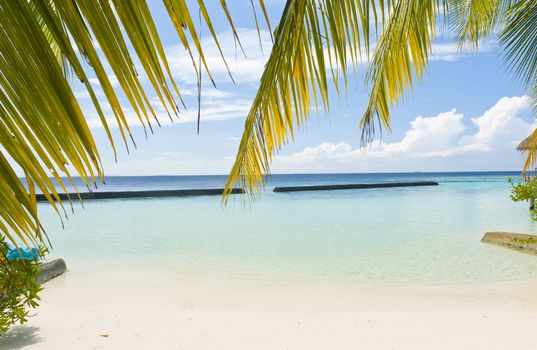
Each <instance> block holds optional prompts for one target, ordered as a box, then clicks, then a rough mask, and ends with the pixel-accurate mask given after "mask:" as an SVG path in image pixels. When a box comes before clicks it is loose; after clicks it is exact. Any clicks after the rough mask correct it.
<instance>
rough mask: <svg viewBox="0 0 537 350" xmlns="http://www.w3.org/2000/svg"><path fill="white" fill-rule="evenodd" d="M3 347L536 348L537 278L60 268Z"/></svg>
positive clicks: (6, 339)
mask: <svg viewBox="0 0 537 350" xmlns="http://www.w3.org/2000/svg"><path fill="white" fill-rule="evenodd" d="M41 296H42V305H41V307H40V308H39V309H38V310H37V311H38V314H37V316H35V317H33V318H31V320H30V321H29V322H28V323H27V324H26V325H24V326H17V327H15V328H14V329H13V330H12V331H11V332H10V333H8V334H7V335H6V336H5V337H4V338H3V339H2V340H1V341H0V348H1V349H54V350H58V349H414V350H415V349H534V348H535V329H536V328H537V281H511V282H498V283H475V284H464V285H450V284H446V285H435V286H410V285H394V286H389V285H363V284H352V285H351V284H349V285H346V284H339V285H338V284H317V283H313V282H304V281H302V282H296V281H285V282H284V281H269V280H259V279H254V278H250V277H248V276H237V277H226V278H223V277H221V276H220V277H216V276H209V275H203V274H192V275H185V274H174V273H164V272H156V273H155V272H154V271H147V272H144V271H137V272H134V271H131V272H125V271H121V270H118V271H113V270H112V271H107V272H105V271H102V272H97V271H92V272H82V271H68V272H67V273H66V274H65V275H63V276H60V277H58V278H56V279H54V280H52V281H50V282H48V283H46V284H45V289H44V291H43V292H42V294H41Z"/></svg>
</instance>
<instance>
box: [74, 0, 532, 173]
mask: <svg viewBox="0 0 537 350" xmlns="http://www.w3.org/2000/svg"><path fill="white" fill-rule="evenodd" d="M207 3H211V4H215V6H214V8H211V9H210V11H211V12H212V13H213V14H214V15H215V16H213V18H215V27H216V31H217V33H218V36H219V38H220V43H221V45H222V46H223V48H224V51H225V54H226V57H227V60H228V63H229V65H230V67H231V70H232V74H233V76H234V78H235V80H236V81H237V84H235V85H234V84H233V83H232V82H231V81H230V79H229V77H228V75H227V72H226V70H225V67H224V65H223V63H222V61H221V60H220V58H219V55H218V52H217V50H216V48H215V46H214V44H213V42H212V40H211V39H210V38H209V37H208V36H207V34H208V31H207V29H206V28H202V36H203V37H204V38H203V42H204V43H205V45H206V46H205V50H206V51H205V54H206V56H207V58H208V62H209V68H210V69H211V72H212V74H213V76H214V78H215V81H216V84H217V87H218V89H214V88H212V87H211V86H210V85H208V84H204V90H203V96H202V116H201V119H202V123H201V132H200V135H197V134H196V123H195V119H196V109H197V104H196V81H195V79H194V72H193V70H192V68H191V65H190V59H189V56H188V54H187V53H186V51H185V50H184V49H183V47H182V46H180V43H179V39H178V37H177V35H176V34H175V31H174V29H173V27H172V26H171V23H170V21H169V19H168V18H167V15H165V10H164V8H163V7H162V5H161V4H160V2H158V1H155V2H151V6H153V10H154V15H155V21H156V23H157V26H158V29H159V32H160V34H161V37H162V39H163V41H164V45H165V49H166V52H167V55H168V58H169V61H170V65H171V68H172V71H173V72H172V73H173V75H174V77H175V79H176V82H177V83H178V86H179V89H180V90H181V91H182V93H183V94H184V96H185V99H186V102H187V105H188V107H189V108H188V110H187V111H184V110H183V113H181V115H180V116H179V117H180V119H179V120H176V121H175V122H174V123H173V124H171V123H170V122H169V119H168V117H167V115H166V114H165V113H163V111H162V110H161V111H160V113H161V115H160V120H161V121H162V124H163V126H162V128H156V129H155V132H154V133H153V134H152V135H150V136H149V137H148V138H147V139H146V138H145V136H144V134H143V132H142V130H141V128H140V127H139V126H135V128H134V136H135V139H136V141H137V145H138V148H137V150H131V152H130V154H127V153H126V152H125V151H124V148H122V147H121V144H120V143H119V142H118V150H119V159H118V163H117V164H116V163H115V162H114V159H113V157H112V152H111V149H110V146H109V145H108V143H107V140H106V137H105V134H104V132H103V130H102V128H101V127H100V126H99V123H98V121H97V119H96V114H95V112H94V111H93V109H92V108H91V105H90V104H89V100H88V99H87V95H86V94H85V93H84V91H83V89H82V86H79V85H77V84H76V83H73V84H75V89H76V90H77V91H79V93H78V96H79V100H80V102H81V105H82V106H83V108H84V110H85V112H86V114H87V115H88V120H89V123H90V125H91V126H92V131H93V132H94V135H95V137H96V140H97V143H98V144H99V146H100V149H101V155H102V158H103V163H104V168H105V174H106V175H182V174H226V173H227V171H228V170H229V169H230V167H231V164H232V162H233V159H234V157H235V152H236V150H237V147H238V143H239V139H240V136H241V134H242V128H243V125H244V120H245V117H246V114H247V112H248V109H249V105H250V103H251V100H252V98H253V96H254V95H255V92H256V89H257V86H258V81H259V78H260V75H261V73H262V69H263V65H264V62H265V61H266V59H267V57H268V52H269V50H270V36H269V33H268V32H267V31H266V29H265V28H262V29H263V32H262V42H263V48H264V55H263V54H262V53H261V50H260V46H259V42H258V36H257V32H256V30H255V23H254V22H253V18H252V16H251V5H250V1H249V0H241V1H232V2H229V5H230V11H231V12H232V15H233V16H234V18H235V25H236V27H237V28H239V36H240V39H241V42H242V44H243V47H244V49H245V51H246V54H247V56H248V58H247V59H245V58H244V57H242V55H241V53H240V51H238V49H237V48H236V45H235V44H234V41H233V37H232V35H231V32H230V30H229V26H228V24H227V21H226V20H225V17H224V16H223V15H222V13H221V12H220V10H219V8H218V7H217V6H216V3H217V2H216V1H209V2H207ZM267 6H268V11H269V15H270V17H271V20H272V24H273V25H275V24H276V23H277V20H278V19H279V16H280V14H281V11H282V9H283V6H284V2H283V1H267ZM258 15H259V13H258ZM364 72H365V65H361V66H360V67H359V71H358V74H357V75H356V76H354V75H352V76H350V81H351V84H350V88H349V92H348V94H347V95H345V96H341V97H338V96H337V95H336V93H335V90H333V91H332V97H331V100H332V102H331V103H332V104H331V114H330V116H328V115H325V114H324V113H319V114H315V113H314V114H313V115H312V117H311V119H310V121H309V123H308V125H307V126H306V127H305V128H304V129H303V130H302V131H301V132H299V133H298V134H297V135H296V138H295V142H291V143H290V144H288V145H287V146H285V147H284V148H283V150H282V151H281V152H280V153H279V155H278V157H276V159H275V161H274V163H273V169H272V170H273V172H274V173H304V172H391V171H474V170H476V171H481V170H517V169H520V168H521V165H522V158H521V155H520V154H519V153H517V152H516V151H515V150H514V148H515V146H516V144H517V143H518V142H519V141H520V140H521V139H523V138H524V137H525V136H527V134H529V131H530V129H531V128H532V124H533V120H532V118H531V114H530V110H529V107H528V98H527V96H525V91H524V89H523V88H522V87H521V86H520V85H519V84H517V83H516V82H514V81H513V79H512V78H511V77H510V76H509V75H508V74H507V73H506V72H505V69H504V66H503V63H502V59H501V57H499V54H498V51H496V50H494V43H493V42H492V41H489V42H485V43H484V44H483V46H482V49H481V50H479V51H478V52H462V53H461V52H458V51H457V50H456V45H454V44H453V43H452V42H451V41H449V35H448V34H446V33H444V34H441V35H440V38H439V39H438V41H437V43H436V45H435V50H434V53H433V57H432V60H431V63H430V66H429V68H428V70H427V72H426V74H425V79H424V81H423V82H421V83H418V84H416V85H415V86H414V89H413V90H409V91H407V93H406V95H405V99H404V101H403V102H402V103H399V104H398V105H397V106H395V107H394V108H393V109H392V119H393V123H392V133H391V134H390V135H388V134H383V135H382V139H381V140H376V141H375V142H374V143H373V144H372V145H371V147H369V148H368V149H365V150H364V149H360V131H359V130H358V121H359V118H360V117H361V115H362V112H363V110H364V107H365V103H366V101H367V89H366V88H365V86H364V84H363V74H364ZM205 82H207V79H205ZM124 102H125V101H124ZM125 106H126V109H127V111H129V110H130V108H129V107H128V106H127V105H126V104H125ZM128 114H129V113H128ZM130 114H131V115H132V113H130ZM112 132H113V134H114V136H115V137H116V140H117V141H119V140H120V138H119V132H118V129H114V130H113V131H112ZM378 136H380V135H377V137H378Z"/></svg>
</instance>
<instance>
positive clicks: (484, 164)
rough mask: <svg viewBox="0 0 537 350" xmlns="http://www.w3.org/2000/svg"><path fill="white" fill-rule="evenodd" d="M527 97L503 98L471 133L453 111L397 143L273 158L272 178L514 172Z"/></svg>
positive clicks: (331, 146) (324, 146)
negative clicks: (323, 174)
mask: <svg viewBox="0 0 537 350" xmlns="http://www.w3.org/2000/svg"><path fill="white" fill-rule="evenodd" d="M528 109H529V98H528V96H515V97H503V98H501V99H500V100H498V101H497V102H496V104H495V105H494V106H492V107H491V108H490V109H488V110H487V111H486V112H485V113H483V114H482V115H481V116H479V117H476V118H472V119H471V122H472V126H473V129H475V131H470V130H468V128H467V127H466V126H465V125H464V123H463V120H464V115H463V114H462V113H458V112H457V110H456V109H452V110H450V111H447V112H443V113H439V114H438V115H435V116H431V117H423V116H418V117H417V118H415V119H414V120H413V121H411V122H410V128H409V130H408V131H407V132H406V134H405V136H404V137H403V138H402V139H401V140H400V141H399V142H391V143H387V142H384V141H380V140H377V141H375V142H373V143H372V144H371V145H370V146H369V147H366V148H359V147H353V146H352V145H350V144H349V143H346V142H328V141H326V142H323V143H321V144H320V145H318V146H315V147H307V148H305V149H304V150H302V151H300V152H297V153H294V154H291V155H284V156H280V157H277V158H276V161H275V163H274V167H273V170H274V171H275V172H323V171H326V172H346V171H417V170H419V171H446V170H457V169H453V164H457V165H458V166H459V167H460V169H459V170H462V169H467V170H468V169H474V170H491V169H498V170H500V169H501V170H509V169H517V168H518V167H519V166H520V155H519V154H518V153H517V152H516V151H515V147H516V145H517V143H518V142H520V141H521V140H522V139H523V138H524V137H526V136H527V135H528V134H529V132H530V131H531V130H533V128H534V126H532V125H530V123H528V122H526V121H525V120H524V119H523V118H522V117H521V114H522V113H523V112H525V111H527V110H528Z"/></svg>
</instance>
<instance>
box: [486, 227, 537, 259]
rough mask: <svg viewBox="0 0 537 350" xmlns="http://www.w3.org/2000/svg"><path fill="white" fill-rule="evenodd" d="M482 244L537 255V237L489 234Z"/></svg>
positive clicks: (499, 233) (502, 233) (521, 234)
mask: <svg viewBox="0 0 537 350" xmlns="http://www.w3.org/2000/svg"><path fill="white" fill-rule="evenodd" d="M481 242H484V243H490V244H494V245H497V246H500V247H505V248H510V249H514V250H518V251H521V252H523V253H527V254H533V255H537V235H528V234H523V233H512V232H487V233H485V235H484V236H483V238H482V239H481Z"/></svg>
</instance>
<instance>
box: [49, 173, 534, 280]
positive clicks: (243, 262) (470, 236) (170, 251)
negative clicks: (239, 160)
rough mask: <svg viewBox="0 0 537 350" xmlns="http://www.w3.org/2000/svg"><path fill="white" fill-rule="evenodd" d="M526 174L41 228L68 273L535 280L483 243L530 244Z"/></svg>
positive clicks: (287, 181) (119, 180) (271, 198)
mask: <svg viewBox="0 0 537 350" xmlns="http://www.w3.org/2000/svg"><path fill="white" fill-rule="evenodd" d="M508 176H512V177H513V178H515V179H516V178H517V176H519V174H517V173H508V172H494V173H404V174H309V175H298V174H297V175H273V176H271V177H270V179H269V181H268V184H267V186H266V189H265V191H264V192H263V193H262V195H261V197H260V199H258V200H256V201H255V202H246V203H244V202H243V199H242V197H241V196H240V195H236V196H234V197H233V199H232V200H231V202H230V204H229V205H228V206H227V207H223V206H222V205H221V202H220V197H218V196H205V197H189V198H162V199H159V198H154V199H120V200H93V201H90V200H88V201H84V207H83V208H82V206H81V205H80V204H79V203H75V204H74V213H71V212H69V213H68V217H69V219H68V220H65V219H64V225H65V228H62V226H61V223H60V219H59V217H58V215H56V214H55V213H54V212H53V211H52V209H51V207H50V206H49V205H48V204H40V205H39V206H40V208H39V210H40V211H41V217H42V220H43V223H44V226H45V229H46V230H47V233H48V235H49V237H50V239H51V241H52V244H53V250H52V252H51V254H50V256H51V257H63V258H65V260H66V261H67V264H68V266H69V267H70V268H71V269H80V270H84V269H101V268H106V269H114V268H118V269H119V268H128V269H165V270H173V271H178V272H181V273H182V272H184V273H206V274H216V275H233V276H247V277H252V278H267V279H273V278H274V279H280V280H281V279H284V280H295V279H299V280H313V281H343V282H373V283H424V284H430V283H433V284H437V283H466V282H474V281H499V280H514V279H528V278H535V277H537V257H535V256H530V255H525V254H521V253H518V252H514V251H511V250H507V249H503V248H498V247H495V246H491V245H486V244H483V243H481V242H480V239H481V237H482V236H483V234H484V233H485V232H487V231H515V232H526V233H535V232H537V223H535V222H534V221H532V219H531V217H530V216H529V213H528V209H527V204H526V203H513V202H512V201H511V200H510V198H509V184H508V183H507V182H506V178H507V177H508ZM413 180H433V181H438V182H439V183H440V185H439V186H432V187H408V188H386V189H367V190H343V191H325V192H296V193H273V192H272V189H273V187H275V186H284V185H313V184H336V183H366V182H390V181H413ZM224 182H225V176H172V177H170V176H155V177H109V178H107V184H106V185H101V186H100V187H99V189H98V190H99V191H119V190H148V189H181V188H221V187H223V184H224Z"/></svg>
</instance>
